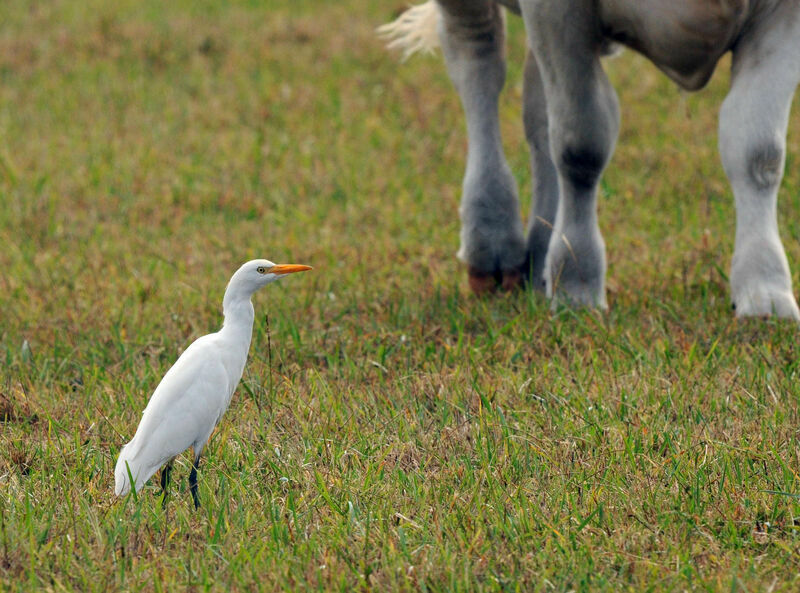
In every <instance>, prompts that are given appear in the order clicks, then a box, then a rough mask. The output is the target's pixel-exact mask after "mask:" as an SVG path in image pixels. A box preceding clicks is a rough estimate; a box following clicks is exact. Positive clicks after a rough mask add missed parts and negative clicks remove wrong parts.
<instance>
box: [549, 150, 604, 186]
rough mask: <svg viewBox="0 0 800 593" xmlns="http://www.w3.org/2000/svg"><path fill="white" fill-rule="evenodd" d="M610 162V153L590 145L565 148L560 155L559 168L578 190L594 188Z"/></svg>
mask: <svg viewBox="0 0 800 593" xmlns="http://www.w3.org/2000/svg"><path fill="white" fill-rule="evenodd" d="M607 160H608V152H607V151H603V150H600V149H598V148H597V147H593V146H591V145H589V144H574V145H567V146H565V147H564V148H563V149H562V150H561V152H560V154H559V155H558V168H559V169H560V170H561V173H562V174H563V175H564V176H565V177H566V178H567V179H569V180H570V181H571V182H572V184H573V185H574V186H575V187H576V188H578V189H590V188H592V187H594V186H595V185H596V184H597V182H598V180H599V179H600V175H601V174H602V173H603V169H604V168H605V166H606V161H607Z"/></svg>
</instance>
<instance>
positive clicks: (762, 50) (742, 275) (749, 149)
mask: <svg viewBox="0 0 800 593" xmlns="http://www.w3.org/2000/svg"><path fill="white" fill-rule="evenodd" d="M789 4H791V3H787V6H786V9H787V10H788V9H789V6H788V5H789ZM779 12H780V11H778V13H775V14H773V15H772V16H771V19H772V20H770V21H764V22H760V23H758V24H757V26H756V27H755V28H753V29H752V30H751V31H750V32H749V33H748V35H747V36H746V37H745V38H744V39H742V40H741V41H740V42H739V43H738V44H737V46H736V49H735V50H734V52H733V64H732V77H731V89H730V91H729V93H728V96H727V97H726V99H725V101H724V102H723V105H722V109H721V110H720V120H719V149H720V155H721V157H722V164H723V167H724V169H725V173H726V174H727V176H728V179H729V181H730V183H731V187H732V189H733V194H734V199H735V203H736V243H735V248H734V255H733V260H732V262H731V274H730V282H731V296H732V299H733V306H734V308H735V309H736V315H737V316H738V317H749V316H767V315H776V316H778V317H784V318H791V319H800V310H798V307H797V301H796V300H795V297H794V294H793V292H792V278H791V274H790V271H789V265H788V262H787V259H786V254H785V252H784V249H783V244H782V243H781V239H780V236H779V234H778V220H777V196H778V188H779V186H780V182H781V179H782V177H783V169H784V162H785V158H786V155H785V153H786V129H787V126H788V120H789V111H790V108H791V103H792V97H793V95H794V92H795V89H796V87H797V84H798V81H800V60H798V59H797V49H796V48H797V47H800V19H797V18H795V15H793V14H788V15H786V17H781V15H780V14H779ZM792 23H793V24H792Z"/></svg>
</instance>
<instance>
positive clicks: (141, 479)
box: [114, 443, 161, 496]
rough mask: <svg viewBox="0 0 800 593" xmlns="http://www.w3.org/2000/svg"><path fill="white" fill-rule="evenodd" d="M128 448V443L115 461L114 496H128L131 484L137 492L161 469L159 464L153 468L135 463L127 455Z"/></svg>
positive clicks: (135, 461) (134, 460)
mask: <svg viewBox="0 0 800 593" xmlns="http://www.w3.org/2000/svg"><path fill="white" fill-rule="evenodd" d="M129 447H130V443H129V444H128V445H126V446H125V447H123V448H122V451H120V454H119V459H117V465H116V467H115V468H114V494H116V495H117V496H125V495H126V494H128V492H130V491H131V483H133V484H135V486H134V489H135V490H136V492H139V490H141V488H142V486H144V485H145V483H146V482H147V480H149V479H150V478H151V477H152V475H153V474H154V473H156V472H157V471H158V468H159V467H161V464H159V465H156V466H155V467H153V466H145V465H143V464H142V463H140V462H137V460H136V459H134V458H133V457H131V456H129V455H128V451H127V450H128V449H129ZM131 478H133V479H131Z"/></svg>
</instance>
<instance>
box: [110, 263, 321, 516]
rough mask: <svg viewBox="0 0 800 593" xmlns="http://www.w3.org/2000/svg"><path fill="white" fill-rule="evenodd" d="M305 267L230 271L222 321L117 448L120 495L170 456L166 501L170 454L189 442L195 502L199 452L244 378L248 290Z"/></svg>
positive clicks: (170, 376) (250, 314)
mask: <svg viewBox="0 0 800 593" xmlns="http://www.w3.org/2000/svg"><path fill="white" fill-rule="evenodd" d="M310 269H311V268H310V267H309V266H302V265H296V264H274V263H272V262H271V261H268V260H266V259H255V260H252V261H249V262H247V263H246V264H244V265H243V266H242V267H241V268H239V269H238V270H237V271H236V273H235V274H234V275H233V276H232V277H231V280H230V282H229V283H228V287H227V289H226V290H225V296H224V298H223V299H222V313H223V315H224V322H223V324H222V329H220V330H219V331H218V332H216V333H213V334H209V335H207V336H203V337H201V338H198V339H197V340H195V341H194V343H192V344H191V345H190V346H189V347H188V348H187V349H186V351H185V352H184V353H183V354H181V356H180V357H179V358H178V360H177V362H176V363H175V364H174V365H173V366H172V368H170V369H169V370H168V371H167V374H166V375H164V378H163V379H162V380H161V383H159V385H158V387H156V390H155V391H154V392H153V395H152V397H151V398H150V401H149V403H148V404H147V407H146V408H145V409H144V412H143V413H142V421H141V422H140V423H139V428H137V429H136V434H135V435H134V437H133V439H131V441H130V442H129V443H128V444H127V445H125V446H124V447H123V448H122V451H120V454H119V459H118V460H117V466H116V469H115V470H114V478H115V482H116V483H115V486H114V492H115V494H116V495H117V496H124V495H125V494H127V493H128V492H129V491H130V488H131V479H132V480H133V483H134V484H135V486H134V487H135V490H136V491H137V492H138V491H139V490H140V489H141V487H142V486H143V485H144V484H145V482H147V480H149V479H150V477H151V476H152V475H153V474H154V473H156V471H158V469H159V468H160V467H161V466H162V465H164V464H165V463H167V466H166V467H165V468H164V471H163V472H162V474H161V486H162V488H163V489H164V503H166V491H167V486H168V484H169V474H170V471H171V468H172V460H173V459H174V458H175V457H177V456H178V455H180V454H181V453H183V452H184V451H185V450H186V449H188V448H189V447H191V448H192V450H193V452H194V460H193V463H192V471H191V474H190V475H189V487H190V490H191V493H192V499H193V500H194V505H195V508H198V507H199V506H200V502H199V501H198V498H197V469H198V467H199V461H200V454H201V452H202V451H203V447H205V445H206V442H208V438H209V437H210V436H211V432H212V431H213V430H214V428H215V427H216V425H217V424H218V423H219V421H220V418H222V415H223V414H224V413H225V410H226V409H227V408H228V405H229V404H230V401H231V396H233V392H234V390H235V389H236V386H237V385H238V383H239V380H240V379H241V378H242V373H243V372H244V365H245V363H246V362H247V352H248V350H249V349H250V339H251V337H252V334H253V320H254V318H255V311H254V310H253V303H252V302H251V301H250V297H251V296H252V295H253V293H254V292H256V291H257V290H258V289H259V288H261V287H263V286H266V285H267V284H269V283H271V282H274V281H276V280H279V279H280V278H283V277H284V276H285V275H287V274H292V273H294V272H303V271H306V270H310Z"/></svg>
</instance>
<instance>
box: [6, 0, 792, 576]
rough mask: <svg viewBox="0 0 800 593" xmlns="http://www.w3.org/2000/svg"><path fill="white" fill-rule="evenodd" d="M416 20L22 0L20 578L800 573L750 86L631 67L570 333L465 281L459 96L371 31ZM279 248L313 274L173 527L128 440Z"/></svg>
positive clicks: (527, 303) (264, 304) (784, 336)
mask: <svg viewBox="0 0 800 593" xmlns="http://www.w3.org/2000/svg"><path fill="white" fill-rule="evenodd" d="M403 5H404V3H403V2H398V3H395V4H389V5H381V4H380V3H370V2H356V1H355V0H348V1H344V2H330V3H320V2H311V1H310V0H306V1H289V0H275V1H272V2H269V3H266V2H265V3H262V2H252V1H251V2H245V1H240V2H233V3H222V2H212V1H211V0H206V1H202V2H198V1H197V0H191V1H190V0H178V1H176V2H170V3H165V2H157V1H155V0H136V1H134V0H122V1H120V2H116V3H110V2H104V1H100V0H89V1H87V2H66V1H56V0H46V1H41V2H29V1H24V0H9V1H6V2H4V3H0V139H2V141H0V246H2V247H0V264H1V265H2V268H3V273H2V274H0V311H1V312H2V313H0V342H1V343H0V357H1V360H2V364H1V365H0V415H2V418H3V421H2V423H0V590H3V591H5V590H8V591H29V590H52V591H61V590H80V591H108V590H112V589H123V590H137V591H138V590H145V591H172V590H220V591H222V590H226V591H227V590H231V591H244V590H258V589H261V590H265V591H273V590H281V589H286V590H298V591H305V590H329V591H353V590H359V589H361V590H370V589H372V590H376V591H387V590H425V591H566V590H575V591H601V590H606V591H619V590H630V591H646V590H650V591H669V590H676V591H677V590H701V591H758V590H765V589H768V588H770V587H771V589H770V590H773V591H795V590H797V587H798V580H800V577H798V574H800V534H798V528H799V527H798V525H800V518H798V517H800V499H798V496H797V495H798V494H799V493H800V477H799V476H798V474H797V470H798V468H800V463H798V432H797V431H798V427H800V418H798V402H799V396H800V386H798V374H800V368H799V365H800V363H798V356H797V354H798V345H797V336H798V332H797V326H795V325H793V324H787V323H780V322H776V321H759V320H752V321H746V322H736V321H735V320H734V319H733V317H732V312H731V310H730V304H729V295H728V288H727V278H726V271H727V269H728V266H729V260H730V255H731V251H732V243H733V221H734V212H733V204H732V198H731V196H730V190H729V189H728V186H727V183H726V181H725V178H724V175H723V172H722V170H721V167H720V164H719V158H718V156H717V153H716V125H717V123H716V122H717V119H716V114H717V112H718V106H719V103H720V101H721V99H722V98H723V97H724V93H725V89H726V86H727V79H728V75H727V71H726V70H727V68H726V67H723V68H721V69H720V71H719V72H718V74H717V76H716V77H715V79H714V80H713V81H712V83H711V85H710V87H709V88H708V89H707V90H705V91H704V92H703V93H700V94H697V95H685V94H682V93H680V92H679V91H677V90H676V89H675V88H674V86H673V85H672V84H671V83H670V82H668V81H667V80H666V79H665V78H664V77H663V76H661V75H660V74H658V73H657V72H656V71H655V69H654V68H653V67H652V66H651V65H649V64H648V63H647V62H646V61H644V60H643V59H641V58H639V57H637V56H635V55H634V54H633V53H631V52H628V53H626V54H625V55H623V56H622V57H621V58H618V59H616V60H613V61H611V62H609V63H608V69H609V72H610V75H611V77H612V79H613V81H614V83H615V85H616V86H617V88H618V90H619V93H620V98H621V102H622V107H623V128H622V131H621V134H620V140H619V144H618V149H617V153H616V155H615V157H614V160H613V162H612V164H611V166H610V168H609V170H608V172H607V174H606V176H605V179H604V182H603V193H604V196H603V199H602V201H601V206H600V217H601V226H602V228H603V231H604V233H605V238H606V243H607V246H608V255H609V277H608V286H609V302H610V310H609V312H608V313H607V314H605V315H599V314H596V313H592V312H587V311H569V310H564V311H560V312H558V313H556V314H551V313H550V312H549V310H548V305H547V303H546V302H545V301H544V299H543V298H542V297H540V296H539V295H535V294H515V295H510V296H502V297H498V298H493V299H487V300H481V299H476V298H474V297H472V296H471V295H469V294H468V292H467V290H466V287H465V270H464V269H463V267H462V266H461V265H460V264H459V263H458V262H457V261H456V259H455V257H454V253H455V251H456V249H457V242H458V215H457V208H458V199H459V188H460V182H461V174H462V167H463V162H464V150H465V134H464V123H463V120H462V114H461V110H460V107H459V103H458V98H457V96H456V94H455V92H454V91H453V90H452V88H451V84H450V82H449V81H448V79H447V76H446V74H445V71H444V67H443V64H442V63H441V60H440V59H438V58H433V59H432V58H417V59H414V60H412V61H410V62H409V63H407V64H403V65H400V64H398V62H397V59H396V56H392V55H389V54H387V53H386V52H385V51H384V50H383V48H382V47H381V44H380V43H379V42H378V41H377V40H376V39H375V36H374V32H373V29H374V27H375V26H377V25H379V24H381V23H382V22H385V21H387V20H389V19H390V18H392V17H393V16H394V15H395V14H396V13H397V12H398V11H399V10H400V9H402V7H403ZM509 29H510V32H509V35H510V44H509V58H510V65H509V75H508V85H507V89H506V92H505V93H504V95H503V103H502V107H501V109H502V119H503V127H504V133H505V138H506V147H507V150H508V155H509V159H510V162H511V165H512V168H513V170H514V172H515V174H516V175H517V177H518V180H519V183H520V187H521V191H522V192H524V194H527V193H529V191H530V187H531V183H530V176H529V173H528V171H527V160H528V155H527V151H526V149H525V145H524V138H523V134H522V129H521V124H520V114H519V111H520V99H521V64H522V54H523V47H524V45H523V41H522V37H521V32H522V29H521V24H520V23H519V20H518V19H510V20H509ZM798 111H799V110H798V109H797V105H795V109H794V111H793V116H792V120H791V123H790V137H789V160H788V162H787V168H786V179H785V181H784V184H783V187H782V192H781V200H780V215H781V231H782V236H783V238H784V241H785V243H786V246H787V250H788V252H789V259H790V261H791V262H792V270H793V274H794V277H795V278H797V277H798V272H799V271H800V269H799V268H798V266H800V167H798V163H800V160H799V159H800V112H798ZM526 210H527V206H526ZM252 257H268V258H270V259H272V260H275V261H291V262H297V263H307V264H311V265H313V266H314V267H315V270H314V271H313V272H312V273H309V274H304V275H302V276H298V277H296V278H290V279H288V280H286V281H284V282H283V283H281V284H279V285H278V286H276V287H270V288H268V289H266V290H265V291H263V293H260V294H258V295H257V297H256V299H255V305H256V310H257V322H256V328H255V332H254V337H253V346H252V350H251V356H250V361H249V364H248V367H247V369H246V371H245V376H244V379H243V384H242V386H240V388H239V389H238V391H237V394H236V395H235V397H234V400H233V404H232V406H231V409H230V410H229V412H228V414H227V415H226V416H225V418H224V420H223V422H222V423H221V425H220V427H219V429H218V430H217V432H216V433H215V435H214V437H213V439H212V441H211V444H210V445H209V448H208V449H207V452H206V455H205V456H204V461H203V466H202V468H201V472H200V496H201V498H202V500H203V502H204V506H203V508H202V510H201V511H200V512H199V513H195V512H193V507H192V504H191V498H190V496H189V492H188V488H187V480H186V477H187V474H188V469H189V468H188V460H187V458H182V460H181V462H180V463H179V464H178V466H177V467H176V471H175V473H174V477H175V478H176V483H175V488H174V490H175V491H174V496H173V497H172V498H171V500H170V504H169V505H168V508H167V511H166V512H163V511H162V510H161V508H160V498H159V496H158V488H157V486H156V484H155V482H156V480H153V483H152V484H150V485H148V487H147V488H146V489H145V490H144V491H143V492H141V493H140V494H139V496H138V497H136V498H134V497H129V498H126V499H124V500H116V499H115V498H114V496H113V466H114V461H115V459H116V455H117V453H118V451H119V448H120V446H121V445H122V444H123V443H124V442H126V441H127V440H128V439H129V438H130V436H131V435H132V434H133V431H134V430H135V427H136V424H137V421H138V418H139V415H140V412H141V410H142V409H143V407H144V405H145V403H146V401H147V399H148V397H149V395H150V394H151V393H152V390H153V389H154V388H155V386H156V384H157V383H158V381H159V379H160V377H161V376H162V375H163V373H164V372H165V371H166V369H167V368H169V366H170V365H171V364H172V362H174V360H175V358H176V357H177V356H178V354H179V353H180V352H181V350H182V348H184V347H185V346H186V345H187V344H188V343H189V342H190V341H191V340H192V339H193V338H195V337H197V336H199V335H202V334H204V333H207V332H209V331H213V330H215V329H216V328H217V327H218V326H219V324H220V303H221V298H222V293H223V290H224V287H225V283H226V282H227V280H228V278H229V276H230V274H231V273H232V272H233V271H234V269H235V268H236V267H237V266H238V265H239V264H240V263H242V262H243V261H245V260H247V259H250V258H252ZM795 292H796V293H797V292H800V291H798V288H797V285H795ZM267 312H268V323H267V317H266V315H267ZM270 344H271V350H270V348H269V345H270ZM270 361H271V362H272V365H271V366H270V365H269V362H270Z"/></svg>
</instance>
